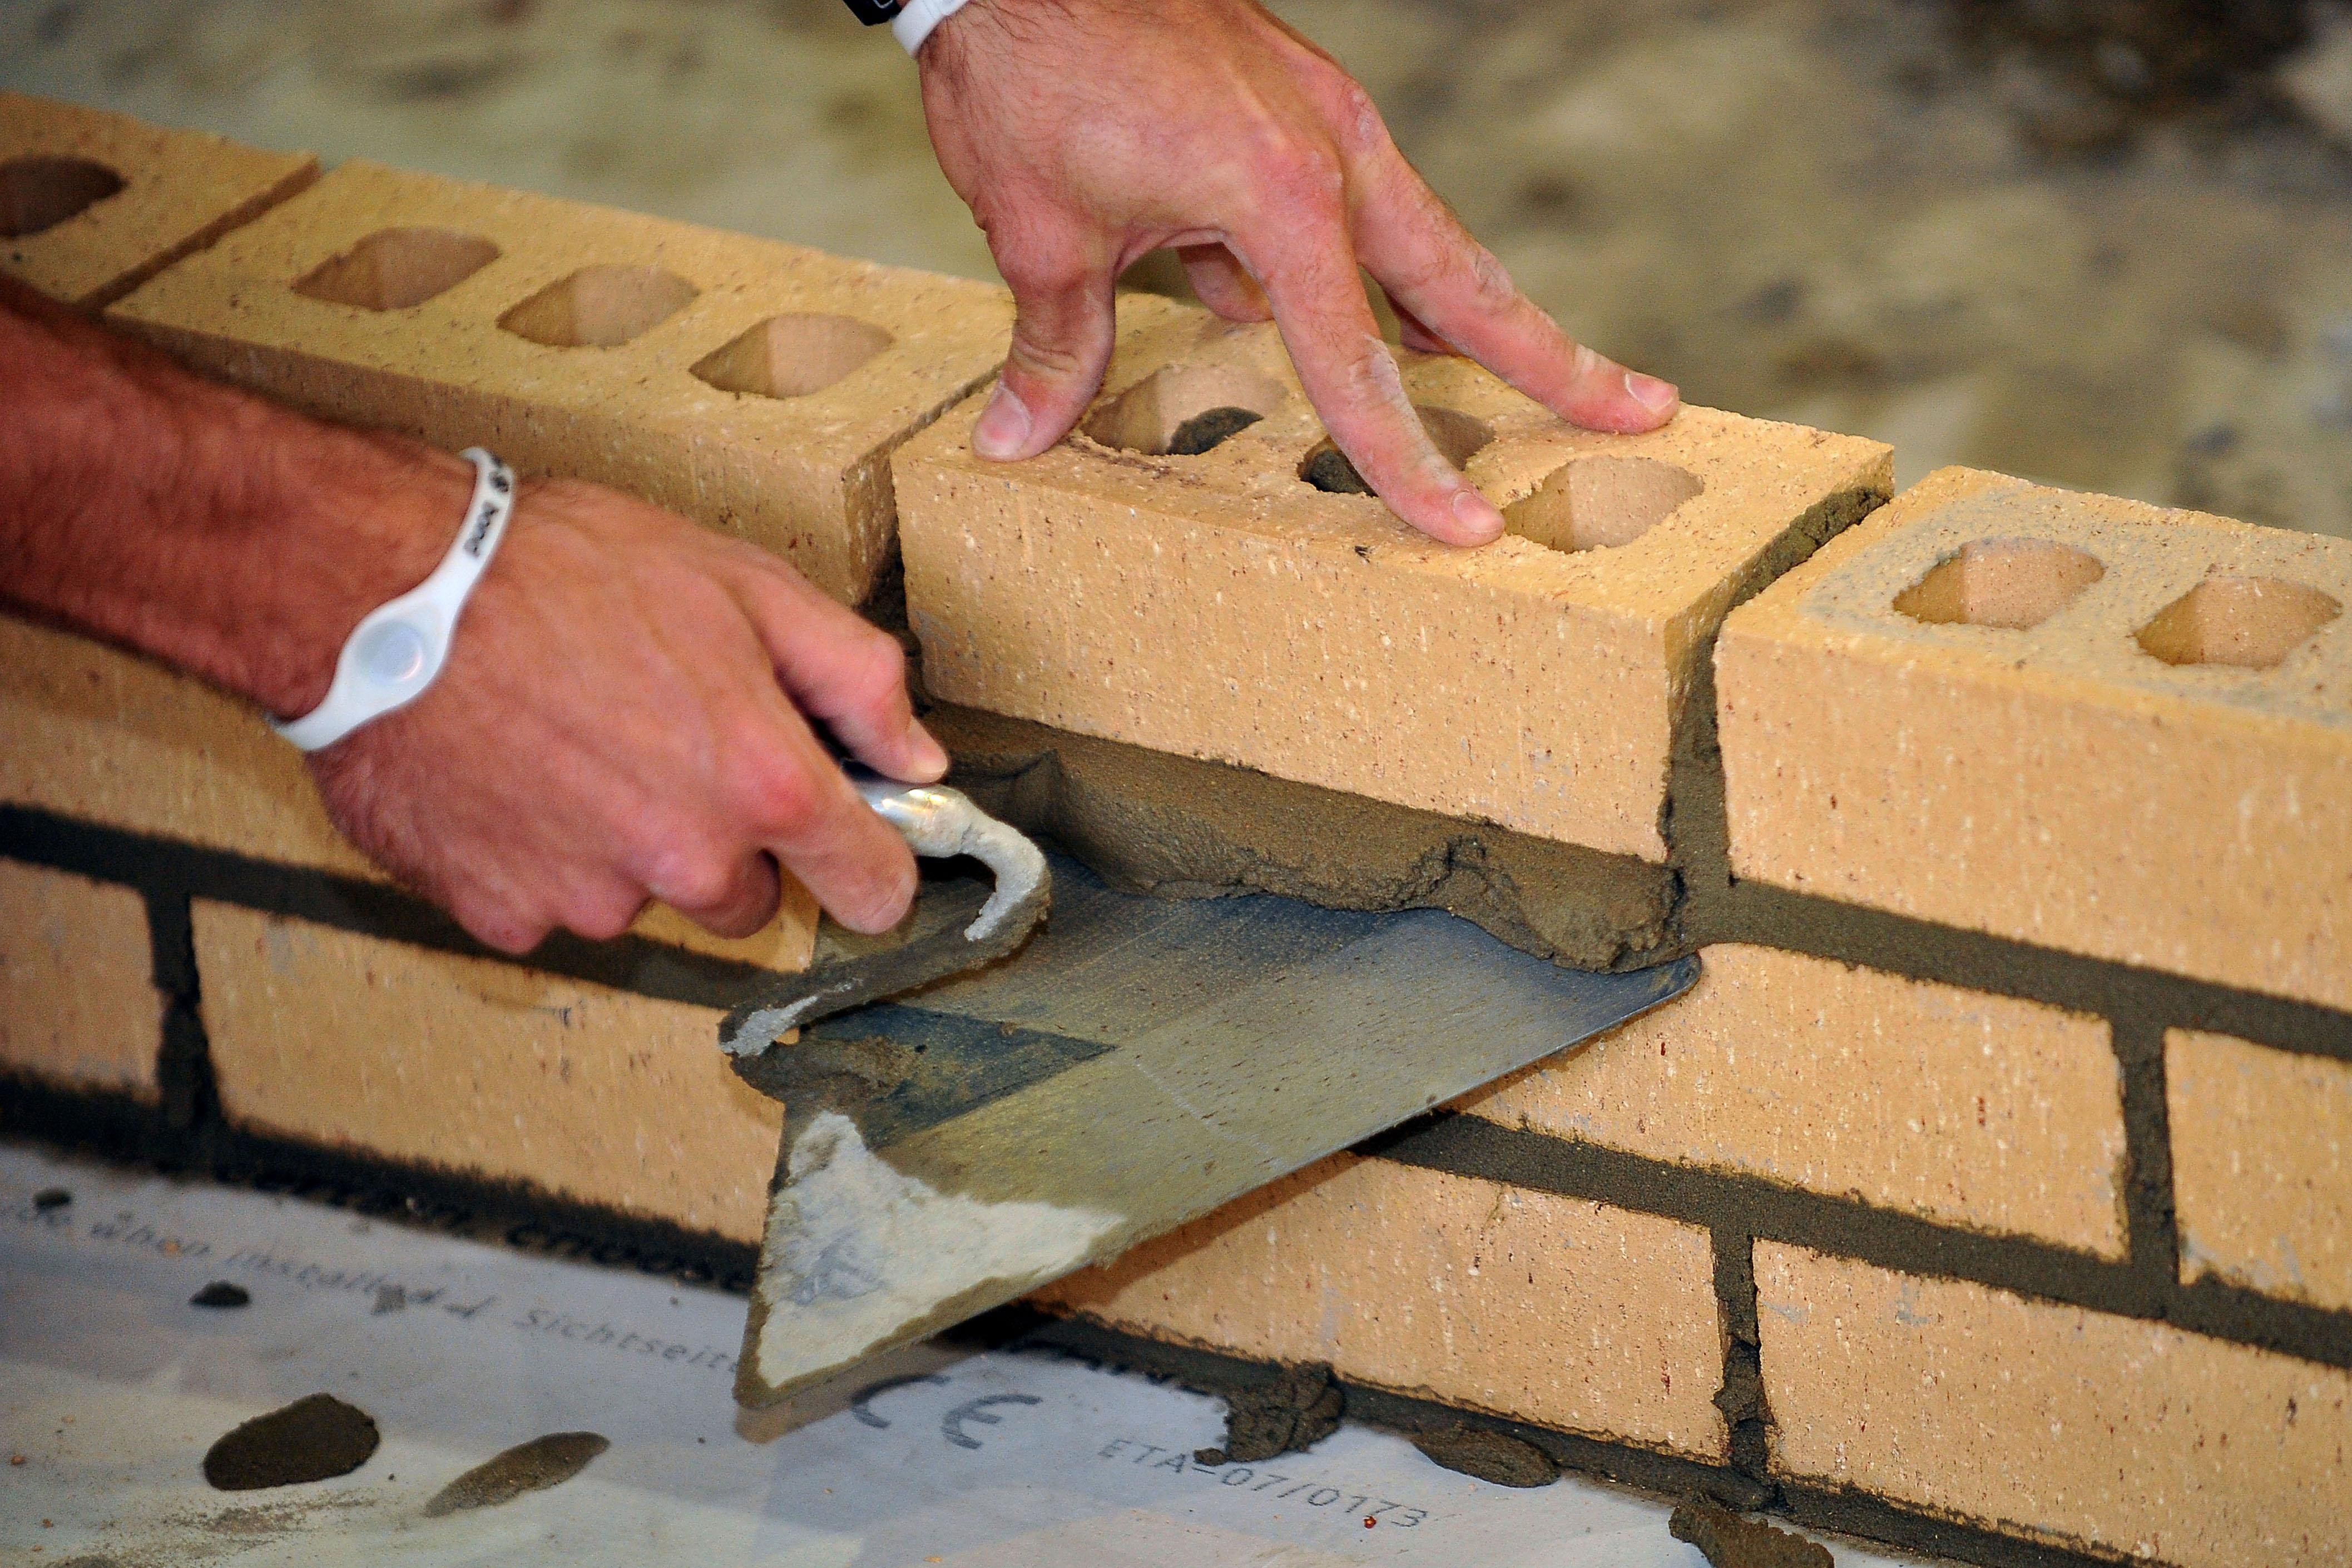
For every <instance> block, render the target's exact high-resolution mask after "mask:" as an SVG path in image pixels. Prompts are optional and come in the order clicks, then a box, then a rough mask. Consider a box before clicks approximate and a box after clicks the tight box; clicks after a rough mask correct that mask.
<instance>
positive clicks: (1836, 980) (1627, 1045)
mask: <svg viewBox="0 0 2352 1568" xmlns="http://www.w3.org/2000/svg"><path fill="white" fill-rule="evenodd" d="M1703 961H1704V963H1705V966H1706V967H1705V968H1704V969H1703V970H1702V971H1701V973H1700V976H1699V980H1698V984H1697V985H1696V987H1694V988H1692V989H1691V991H1690V993H1689V994H1688V995H1686V996H1685V997H1683V998H1680V999H1679V1000H1676V1001H1675V1002H1671V1003H1669V1004H1667V1005H1666V1006H1665V1007H1664V1008H1661V1009H1658V1010H1657V1011H1656V1012H1654V1013H1651V1014H1649V1015H1647V1016H1646V1017H1643V1018H1641V1019H1635V1020H1634V1021H1633V1022H1632V1023H1629V1024H1626V1025H1624V1026H1623V1027H1622V1028H1620V1029H1617V1030H1612V1031H1611V1032H1610V1033H1608V1034H1606V1035H1603V1036H1602V1037H1601V1038H1600V1039H1599V1040H1594V1041H1592V1042H1591V1044H1589V1045H1586V1046H1583V1047H1580V1049H1578V1050H1576V1051H1571V1052H1570V1053H1569V1054H1568V1055H1566V1056H1565V1057H1562V1058H1559V1059H1557V1060H1555V1061H1550V1062H1547V1063H1544V1064H1542V1065H1540V1066H1538V1067H1535V1068H1531V1069H1529V1070H1528V1071H1525V1072H1522V1073H1520V1074H1518V1075H1517V1076H1516V1077H1513V1078H1509V1079H1506V1080H1505V1081H1504V1082H1502V1083H1500V1084H1497V1085H1496V1086H1495V1087H1494V1088H1492V1089H1489V1090H1486V1091H1483V1092H1480V1093H1478V1094H1476V1095H1474V1096H1472V1097H1471V1098H1470V1099H1468V1100H1467V1101H1465V1102H1464V1103H1463V1106H1462V1108H1463V1109H1465V1110H1467V1111H1469V1112H1471V1113H1474V1114H1476V1115H1479V1116H1483V1117H1486V1118H1487V1119H1489V1120H1491V1121H1496V1122H1500V1123H1503V1124H1505V1125H1516V1126H1523V1127H1527V1128H1528V1129H1530V1130H1532V1131H1535V1132H1539V1133H1549V1134H1556V1135H1558V1136H1560V1137H1566V1138H1572V1139H1576V1140H1579V1141H1581V1142H1587V1143H1594V1144H1601V1145H1606V1146H1608V1147H1610V1148H1614V1149H1622V1150H1624V1151H1626V1152H1627V1153H1629V1154H1636V1155H1644V1156H1646V1157H1648V1158H1651V1159H1661V1160H1670V1161H1673V1162H1675V1163H1676V1164H1681V1165H1697V1166H1707V1167H1709V1168H1712V1169H1717V1170H1727V1171H1737V1172H1740V1173H1743V1174H1747V1175H1750V1176H1761V1177H1763V1178H1764V1179H1766V1180H1767V1181H1772V1182H1777V1183H1780V1184H1782V1185H1784V1186H1794V1187H1801V1188H1804V1189H1806V1190H1807V1191H1811V1192H1818V1193H1823V1194H1826V1195H1828V1196H1830V1197H1854V1198H1860V1199H1862V1200H1863V1201H1864V1202H1866V1203H1874V1204H1878V1205H1881V1206H1883V1207H1890V1208H1900V1209H1904V1210H1906V1211H1908V1212H1911V1213H1914V1214H1918V1215H1923V1216H1925V1217H1927V1218H1931V1219H1937V1220H1940V1221H1942V1222H1944V1223H1946V1224H1950V1225H1959V1226H1964V1227H1967V1228H1971V1229H1978V1230H1988V1231H1995V1232H2006V1233H2009V1234H2012V1235H2026V1236H2033V1237H2038V1238H2040V1239H2043V1240H2047V1241H2052V1242H2054V1243H2056V1244H2057V1245H2059V1246H2062V1247H2072V1248H2076V1249H2080V1250H2083V1251H2085V1252H2093V1253H2096V1254H2098V1255H2099V1256H2101V1257H2107V1258H2117V1257H2121V1256H2122V1254H2123V1250H2124V1219H2123V1190H2122V1188H2123V1170H2122V1166H2123V1162H2124V1124H2123V1102H2122V1095H2121V1090H2120V1084H2119V1082H2118V1078H2117V1073H2116V1061H2115V1055H2114V1052H2113V1050H2112V1048H2111V1047H2110V1045H2109V1042H2108V1036H2107V1026H2106V1024H2105V1021H2104V1020H2101V1019H2088V1018H2084V1017H2082V1016H2080V1015H2078V1014H2073V1013H2065V1012H2061V1011H2059V1010H2058V1009H2054V1008H2045V1007H2040V1006H2037V1005H2035V1004H2034V1003H2032V1002H2023V1001H2018V1000H2016V999H2014V998H2008V997H1994V996H1987V995H1985V994H1984V993H1982V992H1979V991H1969V990H1963V989H1961V988H1958V987H1954V986H1939V985H1928V984H1925V983H1922V982H1920V981H1916V980H1908V979H1905V978H1903V977H1899V976H1895V975H1887V974H1883V973H1880V972H1878V971H1876V970H1873V969H1865V968H1858V967H1851V966H1848V965H1844V964H1840V963H1837V962H1835V961H1833V960H1832V959H1827V958H1812V957H1807V956H1802V955H1801V954H1794V953H1783V952H1779V951H1776V950H1774V949H1771V948H1768V947H1751V946H1739V945H1736V944H1727V945H1724V946H1715V947H1709V948H1707V949H1706V950H1705V953H1704V955H1703Z"/></svg>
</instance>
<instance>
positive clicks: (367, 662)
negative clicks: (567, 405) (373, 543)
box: [270, 446, 515, 751]
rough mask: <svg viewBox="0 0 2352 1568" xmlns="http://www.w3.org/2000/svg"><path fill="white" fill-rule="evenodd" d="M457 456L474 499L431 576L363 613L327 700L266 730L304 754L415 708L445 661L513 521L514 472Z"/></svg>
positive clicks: (474, 455)
mask: <svg viewBox="0 0 2352 1568" xmlns="http://www.w3.org/2000/svg"><path fill="white" fill-rule="evenodd" d="M459 455H461V456H463V457H465V458H467V459H468V460H469V461H471V462H472V464H473V465H474V497H473V499H472V500H470V501H468V502H467V504H466V522H465V526H464V527H463V528H459V529H458V530H457V543H455V544H453V545H451V546H450V547H449V553H448V554H447V555H446V556H443V557H442V558H441V564H440V565H439V566H436V567H435V568H434V569H433V575H432V576H430V577H428V578H426V579H425V580H424V581H423V582H420V583H418V584H417V585H416V586H415V588H412V589H410V590H409V591H407V592H406V593H404V594H402V595H401V596H400V597H399V598H397V599H395V600H394V601H392V602H390V603H389V604H383V605H380V606H378V607H377V608H376V609H374V610H372V611H370V612H368V614H367V615H366V617H365V618H364V619H363V620H362V621H361V622H360V623H359V625H358V626H357V627H355V628H353V630H352V634H351V636H350V638H349V639H347V640H346V641H345V642H344V643H343V651H342V653H341V655H340V656H338V657H337V658H336V660H335V679H334V684H333V685H330V686H329V687H328V688H327V695H326V699H325V700H324V701H322V702H321V703H320V704H319V706H317V707H314V708H312V709H311V710H310V712H309V713H306V714H304V715H303V716H301V717H300V718H297V719H288V720H286V721H284V722H282V723H281V722H279V721H278V720H276V719H272V720H271V721H270V727H271V728H272V729H275V730H276V731H277V732H278V734H280V735H282V736H284V737H286V738H287V739H289V740H290V741H292V742H293V743H294V744H295V745H296V746H298V747H301V748H302V749H303V750H305V751H316V750H318V749H320V747H327V746H332V745H334V743H335V742H337V741H339V740H341V739H342V737H345V736H347V735H349V734H351V732H352V731H353V730H355V729H357V728H358V727H360V726H362V725H363V724H365V723H367V721H368V720H370V719H372V718H380V717H382V716H383V715H385V714H388V713H390V712H391V711H392V710H393V709H394V708H396V707H400V706H404V705H405V704H408V703H413V702H415V700H416V699H417V698H418V697H420V696H422V695H424V694H425V687H427V686H429V685H432V684H433V681H434V678H435V677H436V676H437V675H439V674H440V673H441V666H442V665H443V664H447V663H448V661H449V640H450V637H451V636H452V634H454V633H455V632H456V631H457V617H458V615H459V614H460V613H462V612H464V610H465V608H466V599H467V595H469V594H471V593H472V592H473V591H474V584H475V583H476V582H477V581H478V580H480V579H481V575H482V570H483V569H484V568H486V567H488V565H489V564H490V558H491V557H492V556H494V555H496V554H497V553H498V549H499V540H500V539H501V538H505V537H506V531H507V519H508V518H509V517H513V516H514V504H515V476H514V470H513V469H511V468H509V467H508V466H507V465H505V464H504V463H501V462H499V460H498V459H497V458H495V457H493V456H491V455H489V454H488V453H487V452H485V451H483V450H482V449H481V448H480V447H478V446H469V447H467V449H466V450H465V451H464V452H463V453H461V454H459Z"/></svg>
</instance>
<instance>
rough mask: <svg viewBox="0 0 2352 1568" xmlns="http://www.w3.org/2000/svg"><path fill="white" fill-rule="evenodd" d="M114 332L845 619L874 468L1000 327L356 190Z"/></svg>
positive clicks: (850, 276)
mask: <svg viewBox="0 0 2352 1568" xmlns="http://www.w3.org/2000/svg"><path fill="white" fill-rule="evenodd" d="M298 286H299V287H298ZM108 319H110V321H112V322H114V323H115V324H116V325H118V326H121V327H124V328H127V329H130V330H132V331H134V332H138V333H140V334H141V335H142V336H145V337H147V338H150V339H152V340H155V341H157V342H159V343H162V344H163V346H165V347H166V348H169V349H171V350H173V351H174V352H175V353H177V354H179V355H180V356H181V357H183V358H184V359H186V360H188V361H190V362H192V363H194V364H195V365H197V366H199V367H200V368H202V369H205V370H206V371H212V372H213V373H215V374H217V375H220V376H224V377H226V378H227V379H228V380H230V381H234V382H239V383H241V384H243V385H246V386H249V387H253V388H256V389H257V390H259V391H262V392H268V393H270V394H272V395H274V396H276V397H278V398H281V399H283V400H285V401H287V402H292V403H295V404H296V405H298V406H299V407H302V408H306V409H309V410H310V411H312V412H314V413H320V414H322V415H324V416H326V417H329V418H332V419H339V420H343V421H346V422H349V423H359V424H367V425H380V426H386V427H389V428H392V429H395V430H401V431H405V432H407V433H408V434H413V435H416V436H420V437H422V438H423V439H425V440H426V441H429V442H431V443H433V444H436V445H438V446H445V447H448V448H451V449H455V448H457V447H462V446H470V445H482V446H487V447H489V448H491V449H492V450H494V451H496V452H498V453H499V455H501V456H503V457H505V458H507V459H508V460H509V462H512V463H514V464H515V465H518V466H519V467H520V468H522V469H524V470H525V471H527V472H532V473H560V474H569V475H573V476H579V477H581V478H586V479H595V480H600V481H603V482H604V483H607V484H611V485H614V486H619V487H620V488H622V489H625V490H628V491H631V492H634V493H635V494H637V495H641V496H643V497H646V499H648V500H651V501H655V502H657V503H659V504H660V505H663V506H667V507H673V508H675V509H677V511H680V512H683V513H685V514H686V515H687V516H688V517H696V518H698V519H700V520H702V521H704V522H706V523H709V524H711V525H713V526H714V527H718V528H724V529H727V530H728V531H730V532H732V533H736V534H739V535H740V536H742V537H743V538H748V539H751V541H752V542H754V543H756V544H759V545H762V546H764V547H766V548H768V549H772V550H775V551H777V552H778V553H780V554H782V555H783V556H784V557H785V558H786V559H790V560H791V561H792V563H793V565H794V566H796V567H798V568H800V569H801V570H802V571H803V572H805V573H806V574H807V575H808V576H809V577H810V578H811V579H813V580H814V581H815V582H816V583H817V584H818V586H820V587H821V588H823V589H824V591H826V592H828V593H831V594H833V595H835V597H836V598H839V599H841V600H843V601H846V602H850V603H856V602H860V601H863V600H864V599H865V598H866V596H867V595H868V594H869V593H870V592H871V591H872V590H873V587H874V582H875V579H876V576H877V573H878V572H879V571H880V570H882V568H883V566H884V565H885V564H886V563H887V560H888V559H889V557H890V555H891V552H892V549H893V548H894V543H895V541H894V538H893V536H892V522H893V516H894V514H893V510H892V505H891V495H890V474H889V464H888V459H889V454H890V452H891V450H892V449H893V448H894V447H896V446H897V444H898V443H899V442H901V441H903V440H905V439H906V437H907V436H908V434H911V433H912V432H914V431H916V430H918V429H920V428H921V427H922V426H923V425H924V424H925V423H928V422H929V420H930V419H931V418H932V417H933V416H934V415H936V414H937V413H938V412H939V411H940V409H942V408H945V407H946V406H947V405H948V404H949V403H950V402H953V401H954V400H955V399H956V398H958V397H959V396H961V395H962V393H963V392H966V391H967V390H969V389H970V388H971V387H972V386H973V385H974V384H976V383H977V382H981V381H982V380H984V379H985V378H986V377H987V376H988V375H989V373H990V372H991V371H992V370H993V369H994V367H995V365H996V362H997V361H998V360H999V359H1000V358H1001V357H1002V355H1003V341H1004V336H1005V332H1006V330H1007V328H1008V326H1009V324H1010V322H1011V320H1012V307H1011V303H1010V299H1009V297H1008V296H1006V295H1005V294H1004V292H1003V290H1002V289H998V288H992V287H987V286H985V285H982V284H978V283H971V282H967V281H965V280H962V279H960V278H951V277H940V276H937V275H935V274H932V273H925V272H911V271H908V270H906V269H904V268H898V267H877V266H875V265H873V264H871V263H867V262H860V261H845V260H842V259H840V258H838V257H835V256H826V255H824V254H823V253H821V252H818V251H813V250H805V249H803V248H801V247H799V246H788V245H779V244H776V243H774V242H772V241H768V240H757V239H750V238H746V237H744V236H742V235H729V234H721V233H719V232H717V231H714V230H710V229H700V228H695V227H692V226H690V225H685V224H677V223H669V222H666V221H663V220H660V219H656V218H647V217H640V216H637V215H635V214H630V213H619V212H612V211H608V210H606V209H603V208H597V207H585V206H581V205H578V204H573V203H569V202H559V201H555V200H552V199H551V198H548V197H544V196H537V195H530V194H526V193H522V192H518V191H500V190H495V189H492V188H490V187H488V186H482V185H472V184H467V183H461V182H458V181H454V180H444V179H439V178H436V177H434V176H431V175H425V174H408V173H402V172H397V171H394V170H390V169H384V168H380V167H377V166H375V165H373V164H367V163H346V164H344V165H343V166H342V167H341V168H339V169H337V170H336V171H335V172H333V173H331V174H330V175H328V176H327V177H326V178H325V179H323V180H321V181H320V182H319V183H318V184H317V185H316V186H314V187H313V188H312V189H310V191H308V192H305V193H303V194H302V195H301V196H300V197H299V199H297V200H294V201H291V202H289V203H287V204H284V205H283V206H280V207H278V209H276V210H275V211H273V212H272V213H270V214H268V216H267V217H266V218H264V219H262V220H260V221H259V222H257V223H255V224H252V225H248V226H247V227H246V228H243V229H241V230H239V231H238V232H237V233H236V235H232V236H230V238H228V239H227V240H225V241H224V242H222V243H221V244H220V245H217V246H214V247H213V248H212V249H211V250H208V251H206V252H205V254H204V255H203V256H198V257H195V258H193V259H192V260H191V261H189V262H188V263H187V264H185V265H184V266H181V267H174V268H173V269H172V270H171V271H170V272H169V273H168V274H166V275H164V276H163V277H158V278H156V279H155V280H154V281H153V282H152V283H150V284H149V285H147V286H146V287H143V288H142V289H141V290H139V292H138V293H136V294H134V295H132V296H131V298H127V299H125V300H123V301H122V302H121V304H120V305H118V306H116V307H115V308H114V309H112V310H111V311H110V312H109V313H108ZM501 322H504V323H506V325H503V326H502V325H501ZM698 369H699V371H701V374H700V375H698V374H697V373H696V371H697V370H698ZM835 376H837V379H835V380H831V381H829V382H828V381H827V380H826V378H827V377H835ZM705 378H709V379H705ZM821 382H822V383H824V384H819V383H821ZM746 389H751V390H746ZM771 394H772V395H771Z"/></svg>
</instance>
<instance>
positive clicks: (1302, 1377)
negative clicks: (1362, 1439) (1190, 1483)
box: [1195, 1361, 1348, 1465]
mask: <svg viewBox="0 0 2352 1568" xmlns="http://www.w3.org/2000/svg"><path fill="white" fill-rule="evenodd" d="M1347 1407H1348V1395H1347V1391H1346V1390H1345V1389H1343V1388H1341V1387H1340V1386H1339V1384H1338V1382H1337V1381H1335V1380H1334V1379H1333V1377H1332V1375H1331V1367H1330V1364H1328V1363H1327V1362H1319V1361H1318V1362H1308V1363H1307V1364H1304V1365H1300V1366H1286V1367H1284V1368H1283V1369H1282V1371H1281V1373H1280V1375H1277V1376H1276V1378H1275V1380H1274V1381H1273V1382H1272V1383H1269V1384H1266V1385H1263V1386H1260V1387H1252V1388H1235V1389H1233V1390H1230V1391H1229V1392H1227V1394H1226V1395H1225V1441H1224V1458H1225V1459H1226V1460H1231V1461H1233V1462H1234V1463H1236V1464H1244V1465H1247V1464H1256V1463H1258V1462H1260V1461H1261V1460H1265V1459H1271V1458H1276V1457H1277V1456H1279V1455H1282V1454H1296V1453H1301V1452H1304V1451H1305V1450H1307V1449H1308V1448H1313V1447H1314V1446H1315V1445H1316V1444H1318V1443H1319V1442H1321V1441H1322V1440H1323V1439H1324V1438H1326V1437H1329V1436H1330V1435H1331V1434H1332V1433H1334V1432H1336V1431H1338V1430H1339V1417H1340V1416H1343V1415H1345V1414H1346V1413H1347ZM1204 1451H1213V1450H1204ZM1195 1458H1198V1455H1196V1456H1195ZM1201 1462H1202V1463H1204V1464H1205V1463H1209V1462H1210V1461H1208V1460H1205V1459H1204V1460H1202V1461H1201ZM1217 1462H1219V1463H1223V1462H1224V1461H1223V1460H1220V1461H1217Z"/></svg>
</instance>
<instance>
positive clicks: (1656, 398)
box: [1625, 371, 1683, 413]
mask: <svg viewBox="0 0 2352 1568" xmlns="http://www.w3.org/2000/svg"><path fill="white" fill-rule="evenodd" d="M1625 390H1626V391H1627V392H1630V393H1632V394H1633V401H1634V402H1638V403H1640V404H1641V405H1642V406H1643V408H1646V409H1648V410H1649V411H1650V412H1651V413H1664V412H1665V411H1666V410H1668V409H1670V408H1672V407H1674V406H1675V403H1676V402H1679V401H1681V398H1682V395H1683V394H1682V393H1681V392H1678V391H1677V390H1675V384H1674V383H1673V382H1662V381H1660V380H1659V379H1658V378H1657V377H1655V376H1645V375H1643V374H1642V373H1641V372H1640V371H1626V372H1625Z"/></svg>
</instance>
